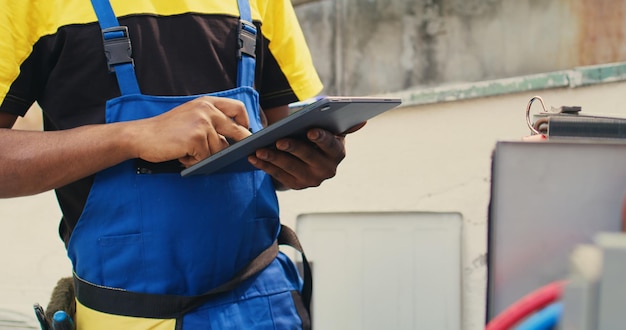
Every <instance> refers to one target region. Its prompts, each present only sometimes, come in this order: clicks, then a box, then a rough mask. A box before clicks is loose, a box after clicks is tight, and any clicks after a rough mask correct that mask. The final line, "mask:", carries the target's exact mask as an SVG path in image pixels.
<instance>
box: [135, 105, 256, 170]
mask: <svg viewBox="0 0 626 330" xmlns="http://www.w3.org/2000/svg"><path fill="white" fill-rule="evenodd" d="M130 124H131V125H133V124H135V125H136V130H137V131H136V134H137V135H136V136H135V137H136V140H135V141H133V142H132V143H133V145H134V147H135V148H136V149H135V150H136V152H135V154H136V155H137V157H138V158H141V159H144V160H146V161H149V162H154V163H157V162H163V161H168V160H173V159H178V160H179V161H180V162H181V163H182V164H183V165H184V166H187V167H189V166H191V165H193V164H195V163H197V162H199V161H201V160H203V159H205V158H206V157H208V156H210V155H212V154H214V153H216V152H218V151H220V150H222V149H224V148H226V147H227V146H228V142H227V141H226V138H230V139H233V140H235V141H239V140H241V139H243V138H245V137H247V136H249V135H250V134H251V133H250V131H249V130H248V127H249V125H250V122H249V119H248V114H247V112H246V108H245V106H244V104H243V103H242V102H240V101H237V100H233V99H229V98H221V97H212V96H203V97H200V98H197V99H195V100H193V101H190V102H187V103H184V104H182V105H180V106H178V107H176V108H174V109H172V110H170V111H168V112H166V113H163V114H161V115H159V116H156V117H152V118H147V119H144V120H138V121H136V122H134V123H130Z"/></svg>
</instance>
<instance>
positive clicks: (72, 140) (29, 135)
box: [0, 123, 134, 198]
mask: <svg viewBox="0 0 626 330" xmlns="http://www.w3.org/2000/svg"><path fill="white" fill-rule="evenodd" d="M128 126H129V125H128V124H127V123H117V124H107V125H90V126H84V127H80V128H75V129H70V130H64V131H54V132H38V131H19V130H11V129H0V164H1V165H0V182H1V184H0V198H6V197H17V196H25V195H32V194H37V193H40V192H44V191H47V190H50V189H54V188H57V187H60V186H63V185H66V184H68V183H71V182H73V181H76V180H78V179H81V178H83V177H86V176H88V175H91V174H93V173H96V172H98V171H100V170H102V169H105V168H107V167H110V166H113V165H115V164H118V163H120V162H122V161H124V160H127V159H130V158H133V157H134V151H133V148H131V145H130V144H129V142H130V141H133V137H132V136H131V135H132V134H131V132H132V131H130V130H129V128H128Z"/></svg>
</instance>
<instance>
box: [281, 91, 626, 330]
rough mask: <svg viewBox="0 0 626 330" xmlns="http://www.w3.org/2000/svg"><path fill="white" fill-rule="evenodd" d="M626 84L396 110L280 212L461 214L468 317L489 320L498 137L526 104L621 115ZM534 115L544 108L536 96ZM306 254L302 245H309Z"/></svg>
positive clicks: (287, 196)
mask: <svg viewBox="0 0 626 330" xmlns="http://www.w3.org/2000/svg"><path fill="white" fill-rule="evenodd" d="M625 91H626V83H624V82H621V83H611V84H602V85H595V86H590V87H582V88H575V89H570V88H563V89H554V90H543V91H538V92H533V93H521V94H509V95H501V96H494V97H487V98H479V99H473V100H466V101H458V102H450V103H439V104H432V105H423V106H412V107H407V108H399V109H397V110H393V111H391V112H388V113H386V114H383V115H381V116H379V117H376V118H375V119H373V120H371V121H370V122H368V124H367V125H366V126H365V127H364V128H363V129H362V130H361V131H359V132H356V133H354V135H351V136H348V140H347V149H348V157H347V159H346V160H345V161H344V162H343V163H342V164H341V166H340V169H339V172H338V174H337V176H336V177H335V178H334V179H333V180H331V181H327V182H325V183H324V184H322V186H320V187H319V188H317V189H309V190H306V191H288V192H282V193H280V195H279V196H280V201H281V216H282V220H283V222H284V223H287V224H290V225H293V222H294V221H295V218H296V216H297V215H298V214H300V213H315V212H341V211H343V212H349V211H458V212H460V213H462V214H463V217H464V239H465V242H464V251H463V267H462V270H463V278H464V280H463V292H464V295H463V299H462V301H463V309H462V310H463V320H464V321H463V324H464V329H465V330H470V329H471V330H477V329H482V328H483V327H484V314H485V306H484V295H485V281H486V267H485V266H486V265H485V252H486V220H487V208H488V203H489V188H490V166H491V153H492V150H493V148H494V147H495V143H496V141H498V140H511V139H512V140H519V139H520V138H521V137H522V136H524V135H527V134H528V133H529V130H528V128H527V126H526V122H525V110H526V105H527V103H528V101H529V100H530V98H531V97H532V96H534V95H539V96H541V97H542V98H543V99H544V101H545V102H546V106H548V107H549V106H555V107H558V106H562V105H580V106H582V108H583V112H585V113H599V112H600V113H607V112H617V113H619V112H621V113H622V115H626V108H624V107H623V100H624V94H625ZM532 110H533V111H532V112H533V113H534V112H538V111H539V110H540V105H539V103H538V102H535V103H534V104H533V107H532ZM304 249H305V251H306V246H305V247H304Z"/></svg>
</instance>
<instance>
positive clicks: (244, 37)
mask: <svg viewBox="0 0 626 330" xmlns="http://www.w3.org/2000/svg"><path fill="white" fill-rule="evenodd" d="M255 51H256V27H255V26H254V24H252V23H250V22H248V21H244V20H239V50H238V51H237V58H241V56H242V53H243V54H246V55H248V56H251V57H253V58H254V57H256V55H255Z"/></svg>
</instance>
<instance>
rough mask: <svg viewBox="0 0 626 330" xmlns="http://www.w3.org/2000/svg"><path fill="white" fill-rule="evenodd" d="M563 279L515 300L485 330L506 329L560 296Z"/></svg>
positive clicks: (563, 283)
mask: <svg viewBox="0 0 626 330" xmlns="http://www.w3.org/2000/svg"><path fill="white" fill-rule="evenodd" d="M564 285H565V281H556V282H552V283H550V284H547V285H545V286H543V287H541V288H539V289H537V290H535V291H533V292H531V293H529V294H527V295H526V296H524V297H522V299H520V300H518V301H517V302H515V303H514V304H513V305H511V306H509V307H508V308H507V309H505V310H504V311H503V312H502V313H500V315H497V316H496V317H495V318H493V319H492V320H491V321H489V323H488V324H487V327H485V330H508V329H510V328H511V327H513V326H514V325H516V324H517V323H518V322H520V321H521V320H523V319H524V318H526V317H527V316H529V315H531V314H532V313H533V312H536V311H538V310H540V309H542V308H544V307H546V306H547V305H549V304H551V303H553V302H555V301H557V300H558V299H560V298H561V293H562V292H563V286H564Z"/></svg>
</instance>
